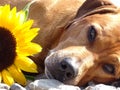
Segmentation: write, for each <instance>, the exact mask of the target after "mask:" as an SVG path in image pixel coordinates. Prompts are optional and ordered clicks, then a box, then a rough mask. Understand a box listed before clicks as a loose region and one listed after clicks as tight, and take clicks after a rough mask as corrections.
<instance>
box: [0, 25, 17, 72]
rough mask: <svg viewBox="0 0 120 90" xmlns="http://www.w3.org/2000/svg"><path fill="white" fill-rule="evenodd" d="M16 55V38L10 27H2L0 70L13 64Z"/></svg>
mask: <svg viewBox="0 0 120 90" xmlns="http://www.w3.org/2000/svg"><path fill="white" fill-rule="evenodd" d="M15 57H16V40H15V38H14V36H13V35H12V33H11V32H10V31H9V30H8V29H6V28H3V27H0V71H2V70H3V69H5V68H7V67H9V66H10V65H12V64H13V63H14V60H15Z"/></svg>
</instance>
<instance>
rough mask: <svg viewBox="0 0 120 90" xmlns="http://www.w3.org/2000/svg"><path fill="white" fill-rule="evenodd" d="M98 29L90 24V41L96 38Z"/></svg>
mask: <svg viewBox="0 0 120 90" xmlns="http://www.w3.org/2000/svg"><path fill="white" fill-rule="evenodd" d="M96 34H97V33H96V29H95V27H94V26H90V28H89V30H88V40H89V42H93V41H94V40H95V38H96Z"/></svg>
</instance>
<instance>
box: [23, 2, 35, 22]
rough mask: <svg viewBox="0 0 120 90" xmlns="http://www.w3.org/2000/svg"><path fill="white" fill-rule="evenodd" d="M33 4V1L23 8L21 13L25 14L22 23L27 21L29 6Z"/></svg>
mask: <svg viewBox="0 0 120 90" xmlns="http://www.w3.org/2000/svg"><path fill="white" fill-rule="evenodd" d="M34 2H36V0H33V1H31V2H29V3H28V4H27V5H26V6H25V7H24V8H23V11H24V13H25V19H24V21H26V20H27V19H28V15H29V9H30V6H31V5H32V4H33V3H34Z"/></svg>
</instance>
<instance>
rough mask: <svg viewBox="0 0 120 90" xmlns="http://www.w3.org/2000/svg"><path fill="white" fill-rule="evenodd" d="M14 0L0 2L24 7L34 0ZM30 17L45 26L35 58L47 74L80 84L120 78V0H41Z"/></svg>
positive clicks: (34, 5)
mask: <svg viewBox="0 0 120 90" xmlns="http://www.w3.org/2000/svg"><path fill="white" fill-rule="evenodd" d="M13 1H14V2H13ZM13 1H12V2H10V1H8V0H1V1H0V3H1V4H4V3H5V4H6V3H10V4H11V6H14V5H16V6H17V7H18V10H20V9H21V8H22V6H23V5H25V4H26V3H28V2H30V0H26V1H23V0H19V1H16V0H13ZM29 18H30V19H34V20H35V23H34V26H33V27H36V26H37V27H40V28H41V30H40V32H39V35H38V36H37V37H36V38H35V39H34V40H33V42H36V43H38V44H40V45H41V46H42V47H43V51H42V52H41V53H39V54H36V55H34V57H31V58H32V59H33V60H34V61H35V62H36V64H37V65H38V70H39V71H40V72H44V69H45V74H46V76H47V78H50V79H57V80H59V81H61V82H63V83H66V84H71V85H78V86H81V85H84V84H86V83H87V82H89V81H94V82H96V83H108V82H111V81H114V80H116V79H119V78H120V62H119V61H120V60H119V59H120V58H119V56H120V53H119V51H120V50H119V49H120V46H119V44H120V43H119V42H120V37H119V36H120V31H119V28H120V19H119V18H120V1H119V0H71V1H70V0H37V1H36V2H35V3H34V4H33V5H32V6H31V8H30V14H29ZM44 63H45V64H44ZM44 65H45V66H44Z"/></svg>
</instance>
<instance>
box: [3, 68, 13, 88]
mask: <svg viewBox="0 0 120 90" xmlns="http://www.w3.org/2000/svg"><path fill="white" fill-rule="evenodd" d="M2 77H3V82H4V83H6V84H8V85H10V86H11V85H12V84H13V83H14V79H13V78H12V76H11V75H10V73H9V72H8V71H7V70H3V71H2Z"/></svg>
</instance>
